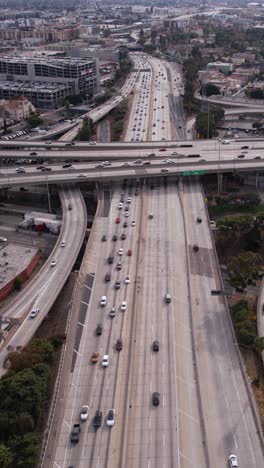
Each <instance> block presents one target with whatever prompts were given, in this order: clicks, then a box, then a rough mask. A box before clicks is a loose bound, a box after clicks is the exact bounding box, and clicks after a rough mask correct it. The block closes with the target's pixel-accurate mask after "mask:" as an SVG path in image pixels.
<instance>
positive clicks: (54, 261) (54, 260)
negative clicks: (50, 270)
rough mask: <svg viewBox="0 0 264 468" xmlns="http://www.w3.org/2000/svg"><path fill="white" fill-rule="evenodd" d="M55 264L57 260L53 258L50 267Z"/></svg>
mask: <svg viewBox="0 0 264 468" xmlns="http://www.w3.org/2000/svg"><path fill="white" fill-rule="evenodd" d="M56 265H57V260H56V259H55V258H54V259H53V260H52V262H51V264H50V266H51V267H55V266H56Z"/></svg>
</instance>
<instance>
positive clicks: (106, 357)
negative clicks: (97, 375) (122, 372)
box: [102, 354, 109, 367]
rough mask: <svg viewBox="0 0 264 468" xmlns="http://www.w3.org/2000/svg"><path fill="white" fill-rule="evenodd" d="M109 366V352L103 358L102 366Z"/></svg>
mask: <svg viewBox="0 0 264 468" xmlns="http://www.w3.org/2000/svg"><path fill="white" fill-rule="evenodd" d="M108 366H109V356H108V354H105V355H104V356H103V359H102V367H108Z"/></svg>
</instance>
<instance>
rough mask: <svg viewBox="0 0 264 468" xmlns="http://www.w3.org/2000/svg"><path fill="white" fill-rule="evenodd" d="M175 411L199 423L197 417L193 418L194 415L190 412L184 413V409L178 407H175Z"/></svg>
mask: <svg viewBox="0 0 264 468" xmlns="http://www.w3.org/2000/svg"><path fill="white" fill-rule="evenodd" d="M177 411H179V413H182V414H183V415H184V416H186V417H187V418H189V419H192V420H193V421H195V422H197V423H199V419H197V418H195V417H194V416H192V415H191V414H188V413H186V412H185V411H182V410H181V409H180V408H177Z"/></svg>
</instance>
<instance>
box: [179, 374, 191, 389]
mask: <svg viewBox="0 0 264 468" xmlns="http://www.w3.org/2000/svg"><path fill="white" fill-rule="evenodd" d="M176 379H177V380H180V381H181V382H182V383H184V384H185V385H188V387H193V388H195V384H194V383H192V382H189V381H188V380H185V379H183V378H182V377H179V376H178V375H176Z"/></svg>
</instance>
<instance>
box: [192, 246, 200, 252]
mask: <svg viewBox="0 0 264 468" xmlns="http://www.w3.org/2000/svg"><path fill="white" fill-rule="evenodd" d="M193 250H194V251H195V252H198V250H199V245H198V244H194V246H193Z"/></svg>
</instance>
